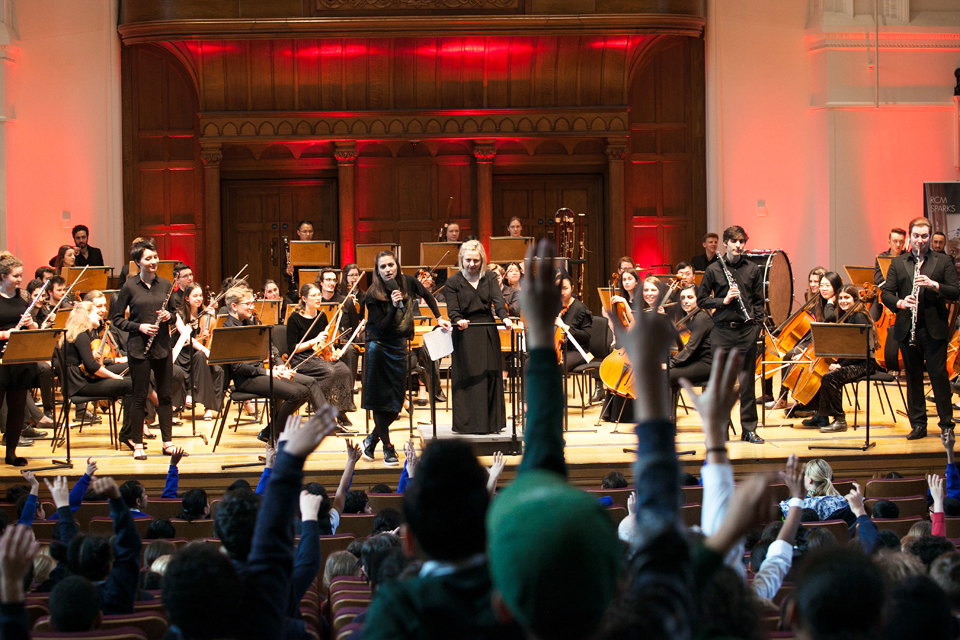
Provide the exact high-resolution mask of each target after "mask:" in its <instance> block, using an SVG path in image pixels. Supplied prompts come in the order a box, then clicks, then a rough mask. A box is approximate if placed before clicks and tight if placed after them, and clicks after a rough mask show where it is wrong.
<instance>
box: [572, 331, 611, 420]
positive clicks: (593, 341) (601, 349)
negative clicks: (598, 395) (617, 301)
mask: <svg viewBox="0 0 960 640" xmlns="http://www.w3.org/2000/svg"><path fill="white" fill-rule="evenodd" d="M612 343H613V334H612V333H611V332H610V324H609V323H608V322H607V319H606V318H604V317H603V316H593V324H591V325H590V344H588V345H587V344H582V345H580V346H581V347H583V348H584V349H585V350H586V351H587V353H591V354H593V360H591V361H590V362H586V363H584V364H581V365H580V366H578V367H574V368H573V370H572V371H570V375H571V376H573V388H574V389H576V390H577V391H579V393H580V417H581V418H582V417H584V415H586V411H587V407H588V406H591V407H592V406H593V404H594V403H593V402H590V400H589V397H590V396H592V395H593V393H592V392H588V391H587V389H588V388H589V387H590V385H589V384H588V382H589V379H590V378H592V377H593V372H594V371H596V372H599V371H600V364H601V363H602V362H603V359H604V358H606V357H607V355H609V354H610V345H611V344H612ZM597 375H598V376H599V373H597Z"/></svg>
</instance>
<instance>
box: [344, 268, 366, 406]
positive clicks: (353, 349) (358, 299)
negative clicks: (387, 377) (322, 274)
mask: <svg viewBox="0 0 960 640" xmlns="http://www.w3.org/2000/svg"><path fill="white" fill-rule="evenodd" d="M341 273H342V274H343V278H342V282H341V283H340V295H341V296H344V297H345V298H346V297H349V298H351V299H350V300H348V301H347V303H346V304H345V305H344V307H343V308H344V315H343V320H341V321H340V325H341V326H342V327H343V328H344V329H346V330H347V333H346V334H344V337H343V339H342V340H341V341H340V342H341V344H343V345H346V343H347V342H348V341H349V340H350V336H352V335H353V334H354V332H355V331H356V329H357V326H358V325H359V324H360V320H361V319H362V318H363V301H364V298H365V296H366V295H367V294H366V292H365V291H364V290H363V289H361V288H360V285H357V286H356V288H354V286H353V285H355V284H356V283H357V281H358V280H359V279H360V267H359V266H357V264H356V263H350V264H348V265H344V267H343V269H341ZM351 290H352V291H353V293H350V292H351ZM364 340H365V338H364V330H363V329H361V330H360V333H358V334H357V337H356V338H355V339H354V341H353V343H352V344H351V345H350V346H348V347H346V348H345V349H343V354H342V355H341V356H340V360H341V361H342V362H343V363H345V364H346V365H347V368H348V369H350V375H351V376H352V377H351V378H350V379H351V380H353V389H354V391H353V392H354V393H356V392H357V388H358V386H357V385H358V383H357V371H359V365H360V347H359V345H362V344H363V343H364Z"/></svg>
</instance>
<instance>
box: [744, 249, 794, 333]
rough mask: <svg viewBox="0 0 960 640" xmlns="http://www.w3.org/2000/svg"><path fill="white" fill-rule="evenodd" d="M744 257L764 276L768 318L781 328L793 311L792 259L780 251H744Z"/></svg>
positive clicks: (764, 294) (764, 293) (765, 304)
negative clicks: (758, 268)
mask: <svg viewBox="0 0 960 640" xmlns="http://www.w3.org/2000/svg"><path fill="white" fill-rule="evenodd" d="M743 257H745V258H746V259H747V260H749V261H750V262H753V263H754V264H756V265H757V266H758V267H760V269H761V270H762V275H763V299H764V307H765V308H766V311H767V317H768V318H770V320H772V321H773V324H774V326H777V327H779V326H780V325H781V324H783V323H784V322H786V321H787V318H789V317H790V312H791V310H792V309H793V269H791V268H790V258H788V257H787V254H786V253H784V252H783V251H782V250H780V249H774V250H772V251H744V252H743Z"/></svg>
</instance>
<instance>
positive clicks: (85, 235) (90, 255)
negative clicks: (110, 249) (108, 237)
mask: <svg viewBox="0 0 960 640" xmlns="http://www.w3.org/2000/svg"><path fill="white" fill-rule="evenodd" d="M89 239H90V229H88V228H87V227H86V226H85V225H82V224H78V225H77V226H75V227H74V228H73V244H75V245H76V246H77V263H76V265H75V266H78V267H86V266H87V265H89V266H91V267H102V266H104V264H103V253H102V252H101V251H100V249H97V248H96V247H91V246H90V245H88V244H87V240H89Z"/></svg>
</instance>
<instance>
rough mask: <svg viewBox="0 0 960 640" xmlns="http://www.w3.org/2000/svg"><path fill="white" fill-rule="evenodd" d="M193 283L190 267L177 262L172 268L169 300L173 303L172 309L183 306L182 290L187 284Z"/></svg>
mask: <svg viewBox="0 0 960 640" xmlns="http://www.w3.org/2000/svg"><path fill="white" fill-rule="evenodd" d="M192 282H193V269H191V268H190V265H187V264H184V263H182V262H178V263H177V264H176V265H175V266H174V267H173V286H174V289H173V295H172V296H171V297H170V299H171V300H172V301H173V308H174V309H179V308H180V307H181V305H183V290H184V289H185V288H186V287H187V285H188V284H190V283H192Z"/></svg>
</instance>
